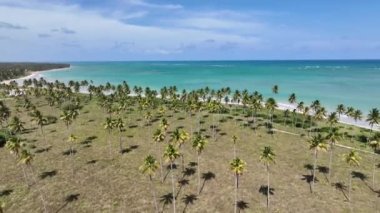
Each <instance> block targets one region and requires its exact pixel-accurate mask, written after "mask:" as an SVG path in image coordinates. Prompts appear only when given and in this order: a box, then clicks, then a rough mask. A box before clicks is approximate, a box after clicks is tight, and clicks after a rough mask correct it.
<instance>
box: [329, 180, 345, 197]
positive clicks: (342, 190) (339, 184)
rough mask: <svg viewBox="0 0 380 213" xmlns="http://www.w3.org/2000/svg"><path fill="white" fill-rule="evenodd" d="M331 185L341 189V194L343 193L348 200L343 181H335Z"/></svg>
mask: <svg viewBox="0 0 380 213" xmlns="http://www.w3.org/2000/svg"><path fill="white" fill-rule="evenodd" d="M331 185H333V186H334V187H335V189H337V190H339V191H341V192H342V194H343V195H344V197H345V198H346V200H347V201H349V200H348V197H347V195H346V192H345V191H347V186H346V185H344V183H342V182H337V183H333V184H331Z"/></svg>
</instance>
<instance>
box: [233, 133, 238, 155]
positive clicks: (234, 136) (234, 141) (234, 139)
mask: <svg viewBox="0 0 380 213" xmlns="http://www.w3.org/2000/svg"><path fill="white" fill-rule="evenodd" d="M237 139H238V138H237V137H236V135H233V136H232V143H233V144H234V158H236V142H237Z"/></svg>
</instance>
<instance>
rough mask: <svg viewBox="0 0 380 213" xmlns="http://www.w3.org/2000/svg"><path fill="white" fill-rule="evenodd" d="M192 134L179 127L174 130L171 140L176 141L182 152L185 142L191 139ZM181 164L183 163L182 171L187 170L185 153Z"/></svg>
mask: <svg viewBox="0 0 380 213" xmlns="http://www.w3.org/2000/svg"><path fill="white" fill-rule="evenodd" d="M189 138H190V136H189V133H187V132H186V131H185V130H183V129H180V128H177V129H176V130H174V132H173V133H172V134H171V141H172V142H174V143H175V144H176V145H177V147H178V150H179V151H180V152H181V147H182V145H184V144H185V142H186V141H187V140H189ZM181 164H182V171H184V170H185V160H184V157H183V153H182V154H181Z"/></svg>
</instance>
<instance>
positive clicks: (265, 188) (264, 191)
mask: <svg viewBox="0 0 380 213" xmlns="http://www.w3.org/2000/svg"><path fill="white" fill-rule="evenodd" d="M274 191H275V189H274V188H272V187H270V188H269V194H270V195H274ZM259 192H260V193H261V194H263V195H265V196H268V186H267V185H261V186H260V188H259Z"/></svg>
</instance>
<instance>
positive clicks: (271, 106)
mask: <svg viewBox="0 0 380 213" xmlns="http://www.w3.org/2000/svg"><path fill="white" fill-rule="evenodd" d="M276 107H277V103H276V100H275V99H274V98H268V99H267V101H266V102H265V108H266V109H267V110H268V114H269V119H268V120H269V121H270V124H271V126H272V125H273V124H272V121H273V112H274V110H275V109H276Z"/></svg>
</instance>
